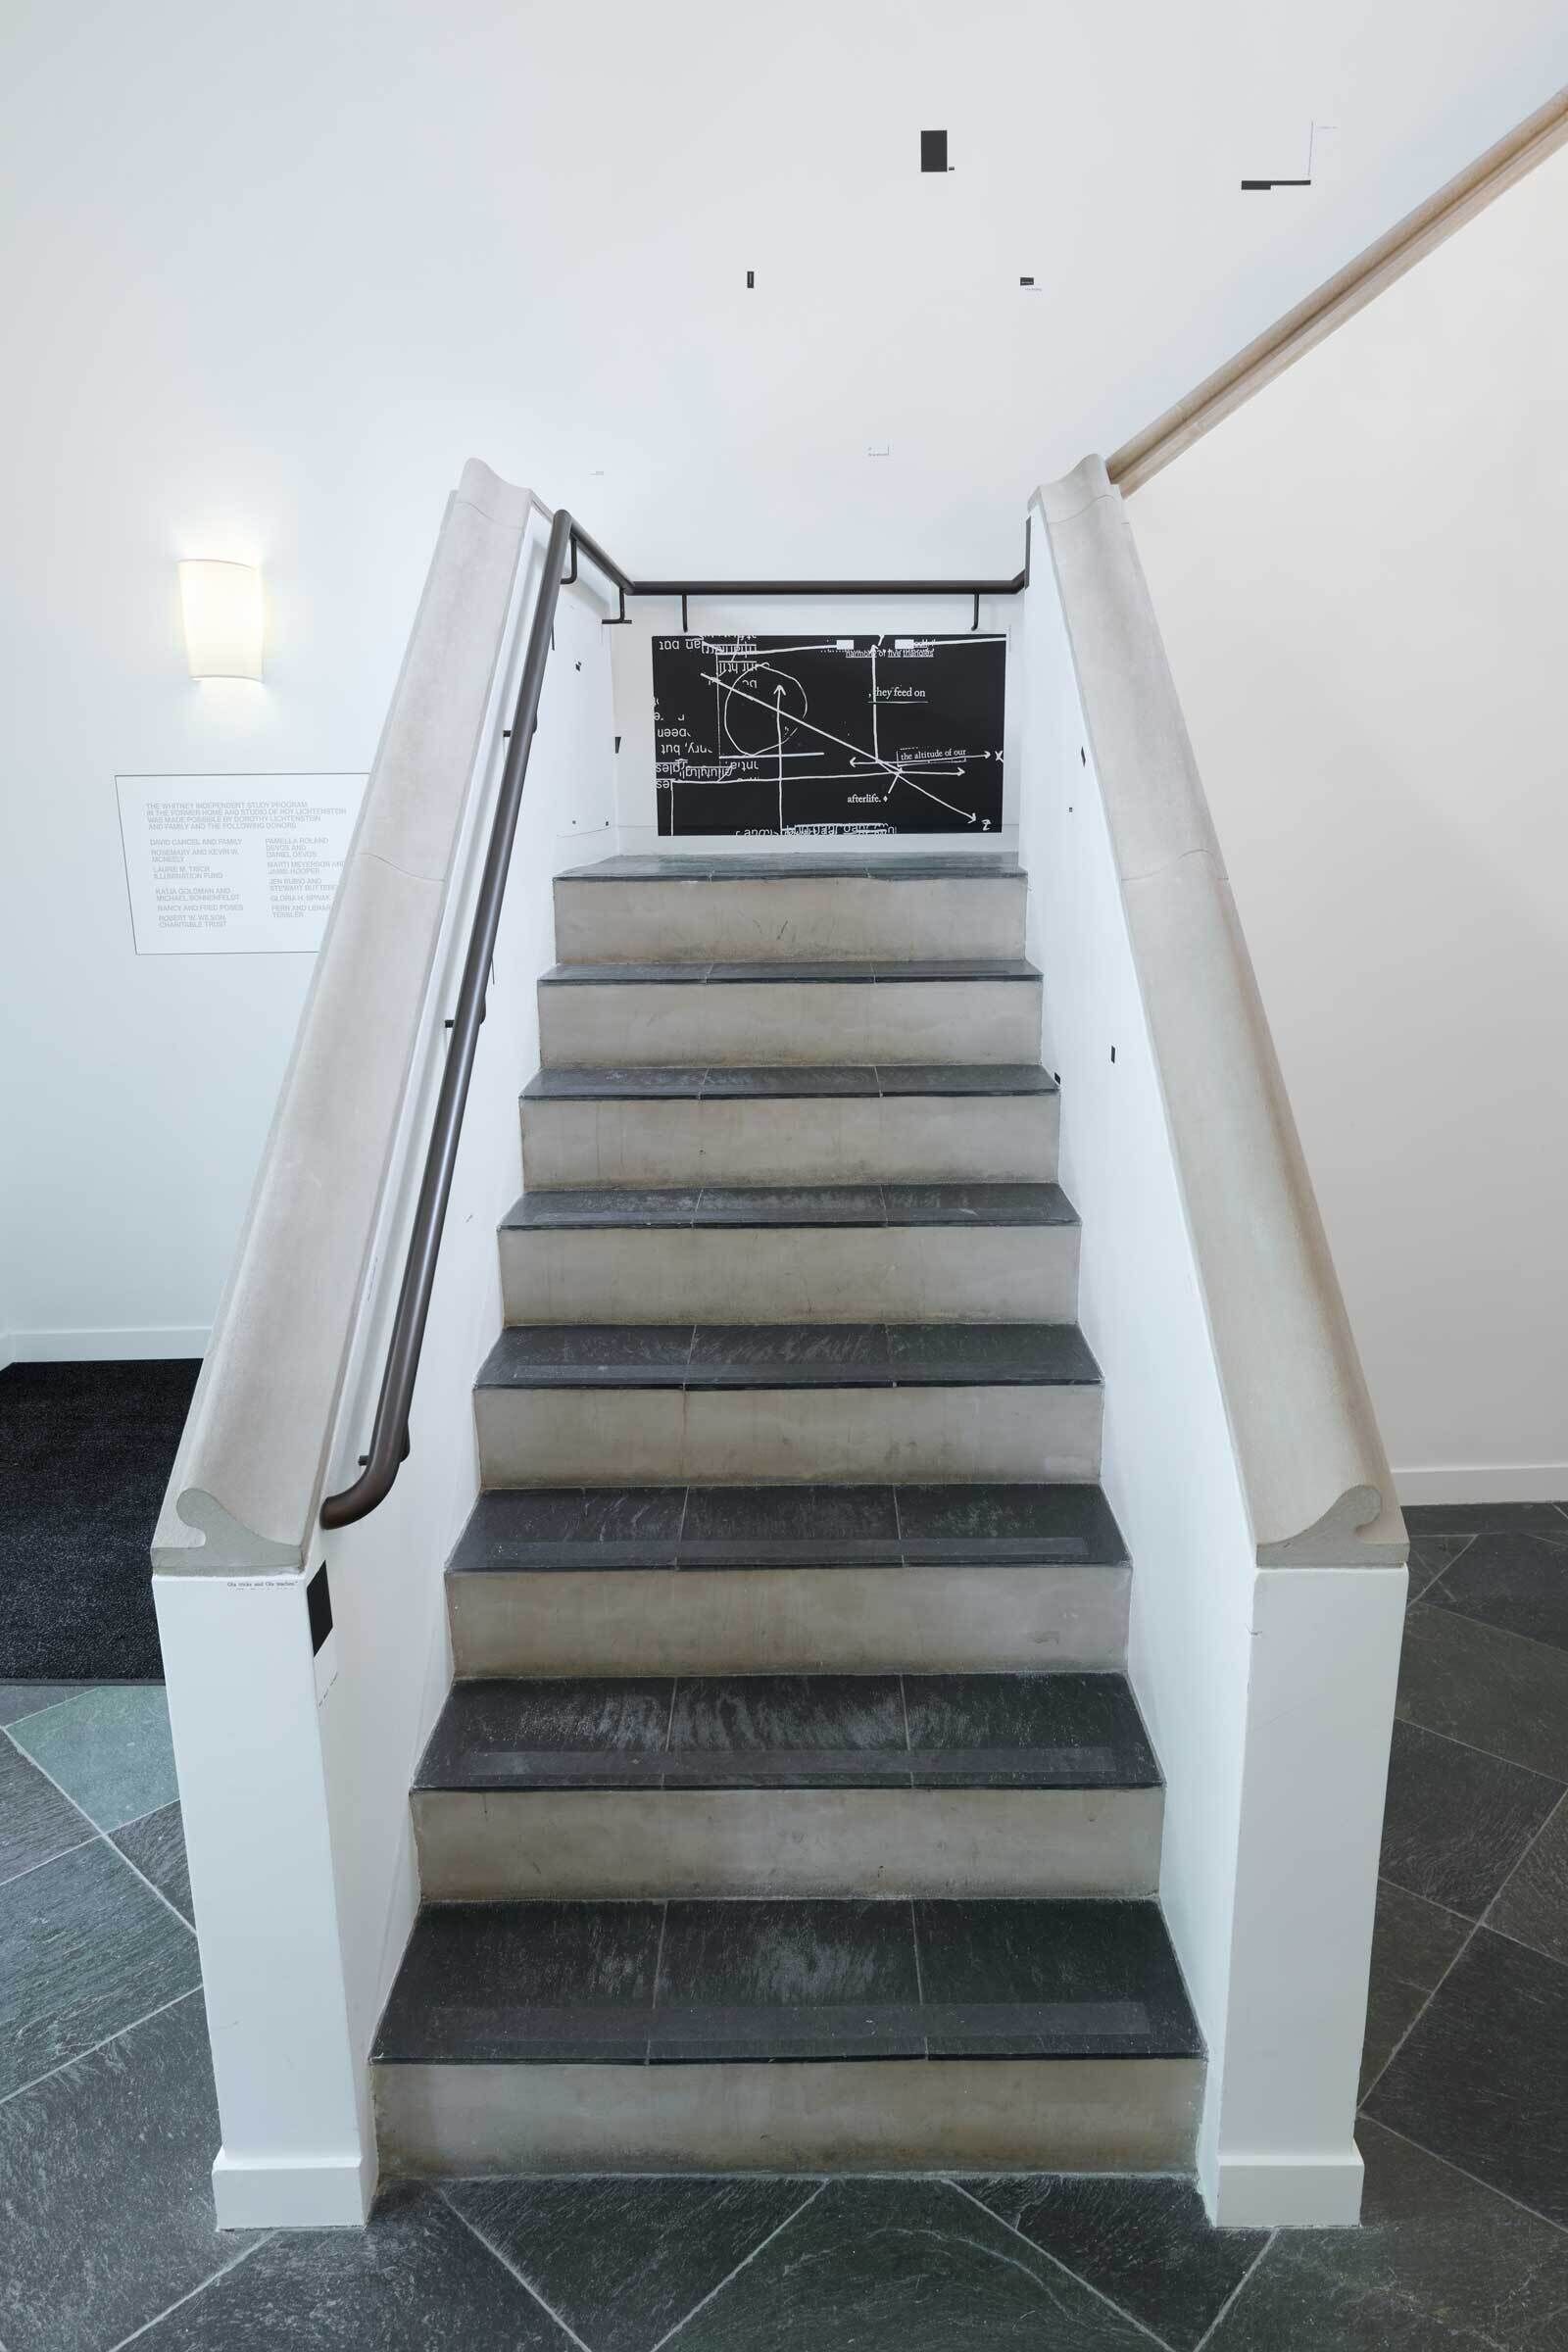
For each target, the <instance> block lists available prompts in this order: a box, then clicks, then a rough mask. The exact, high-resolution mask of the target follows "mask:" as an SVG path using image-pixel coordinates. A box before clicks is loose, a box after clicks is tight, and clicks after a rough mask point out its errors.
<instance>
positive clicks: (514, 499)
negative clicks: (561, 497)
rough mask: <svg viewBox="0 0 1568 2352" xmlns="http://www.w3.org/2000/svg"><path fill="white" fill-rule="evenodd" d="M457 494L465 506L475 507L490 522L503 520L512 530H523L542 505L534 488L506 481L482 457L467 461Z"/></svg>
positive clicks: (460, 477)
mask: <svg viewBox="0 0 1568 2352" xmlns="http://www.w3.org/2000/svg"><path fill="white" fill-rule="evenodd" d="M456 496H457V497H458V498H460V499H461V500H462V502H463V504H464V505H465V506H466V507H473V508H476V509H477V511H478V512H479V514H481V515H484V517H485V519H486V520H487V521H489V522H499V523H503V524H504V525H505V526H506V528H507V529H508V530H513V531H520V530H521V529H522V527H523V525H524V524H525V523H526V521H527V519H528V516H529V514H530V512H531V511H532V509H533V508H534V507H536V506H538V505H539V501H538V499H537V498H536V497H535V496H534V494H533V492H532V491H531V490H528V489H524V488H522V487H521V486H520V485H519V484H517V483H516V482H507V481H503V480H502V478H501V476H500V474H499V473H497V472H496V471H495V470H494V468H493V467H492V466H487V465H486V464H485V462H484V460H483V458H468V459H466V461H465V463H464V467H463V471H462V473H461V475H460V476H459V478H458V487H457V492H456Z"/></svg>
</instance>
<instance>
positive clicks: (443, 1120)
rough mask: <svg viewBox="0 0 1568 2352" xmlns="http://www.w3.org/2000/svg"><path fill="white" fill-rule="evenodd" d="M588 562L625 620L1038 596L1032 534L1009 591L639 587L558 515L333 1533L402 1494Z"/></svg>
mask: <svg viewBox="0 0 1568 2352" xmlns="http://www.w3.org/2000/svg"><path fill="white" fill-rule="evenodd" d="M579 553H580V554H582V555H585V556H586V557H587V558H588V561H589V562H590V563H591V564H593V565H594V567H595V569H596V570H598V571H601V572H603V574H604V576H605V578H606V579H608V580H609V581H610V582H611V583H612V585H613V587H614V589H615V590H616V592H617V594H618V596H619V599H620V618H621V619H622V620H624V619H625V617H626V599H627V597H628V596H670V597H673V596H678V597H679V598H680V599H681V601H682V608H683V613H684V605H685V600H686V598H687V597H690V596H713V597H726V596H777V597H785V596H972V597H973V598H974V600H975V618H976V623H977V624H978V620H979V613H980V601H979V600H980V598H981V597H982V596H1016V595H1017V594H1018V593H1019V591H1020V590H1021V589H1024V588H1027V587H1028V585H1029V538H1028V525H1027V523H1026V524H1025V535H1024V562H1023V569H1022V570H1021V571H1018V572H1015V573H1014V574H1013V576H1012V578H1011V579H1008V580H634V579H632V578H631V576H630V575H629V574H628V573H627V572H624V571H622V570H621V568H620V565H619V564H616V563H614V562H613V560H612V559H611V558H610V557H609V556H607V555H606V553H605V551H604V549H603V548H602V547H601V546H600V545H599V543H598V541H597V540H596V539H594V538H592V537H591V536H590V534H589V533H588V532H587V531H585V530H584V529H583V527H582V525H581V524H580V523H578V522H574V521H573V520H572V518H571V516H570V515H568V514H567V512H566V510H565V508H564V507H560V508H558V509H557V511H556V515H555V518H554V520H553V521H552V523H551V525H550V544H549V546H548V548H547V550H546V552H545V569H544V577H543V579H542V580H541V582H540V587H539V601H538V603H537V604H536V605H535V607H534V613H533V619H532V620H531V621H530V623H529V626H528V644H527V649H526V651H525V653H524V655H523V661H522V679H521V682H520V684H519V685H518V688H517V705H516V709H515V711H514V713H513V719H512V736H511V741H510V743H509V745H508V747H507V757H506V762H505V765H504V766H503V768H502V770H501V790H500V793H499V794H498V796H497V800H496V812H495V817H494V819H493V821H492V823H491V826H490V841H489V845H488V847H487V848H486V850H485V854H484V870H483V872H482V874H481V875H480V878H479V896H478V901H477V904H476V905H475V907H474V910H473V927H472V929H471V931H470V932H469V935H468V952H467V954H466V956H465V958H464V964H463V979H462V983H461V985H460V987H459V990H458V1009H457V1012H456V1014H455V1015H454V1017H453V1022H452V1031H451V1036H450V1039H449V1041H448V1045H447V1058H446V1066H445V1068H444V1069H443V1071H442V1073H441V1088H440V1092H439V1094H438V1095H437V1096H436V1104H435V1116H434V1119H433V1121H432V1123H431V1128H430V1143H429V1148H428V1150H427V1152H426V1153H425V1161H424V1175H423V1178H422V1179H421V1181H420V1185H419V1198H418V1201H417V1203H416V1205H415V1211H414V1229H413V1231H412V1233H411V1234H410V1236H409V1253H408V1257H407V1260H406V1261H405V1264H404V1268H403V1283H402V1287H401V1289H400V1290H399V1292H398V1303H397V1311H396V1313H395V1314H394V1316H393V1318H392V1338H391V1342H390V1345H389V1346H388V1348H387V1355H386V1367H385V1370H384V1371H383V1373H382V1375H381V1394H380V1397H379V1398H378V1399H377V1402H376V1408H375V1422H374V1425H373V1427H372V1429H371V1432H370V1450H369V1452H368V1454H367V1455H366V1456H365V1458H364V1466H363V1468H362V1470H361V1473H360V1476H359V1477H358V1478H357V1479H356V1480H355V1481H354V1484H353V1485H352V1486H350V1487H345V1488H343V1490H342V1491H341V1493H339V1494H337V1495H327V1497H326V1498H325V1500H324V1501H323V1502H322V1504H321V1525H322V1526H323V1527H349V1526H352V1525H353V1523H354V1521H355V1520H357V1519H364V1518H367V1517H368V1515H369V1513H370V1512H371V1511H373V1510H374V1509H375V1507H376V1505H377V1504H378V1503H381V1502H384V1501H385V1500H386V1498H387V1496H388V1495H390V1493H391V1492H392V1482H393V1481H394V1479H395V1478H396V1477H397V1474H398V1471H399V1469H400V1468H401V1467H402V1464H403V1462H404V1461H405V1459H406V1458H407V1455H408V1451H409V1412H410V1408H411V1407H412V1405H413V1402H414V1383H415V1380H416V1378H417V1374H418V1369H419V1353H420V1350H421V1348H423V1346H424V1327H425V1323H426V1321H427V1320H428V1318H429V1313H430V1297H431V1293H432V1292H433V1290H434V1288H435V1271H436V1260H437V1257H438V1256H439V1254H440V1250H441V1234H442V1229H443V1227H444V1226H445V1224H446V1215H447V1202H448V1201H449V1200H450V1198H451V1194H452V1176H453V1171H454V1169H455V1168H456V1166H457V1158H458V1144H459V1140H460V1138H461V1136H462V1133H463V1114H464V1111H465V1109H466V1105H467V1101H468V1084H469V1081H470V1079H471V1078H472V1076H473V1063H474V1056H475V1054H477V1052H478V1050H479V1024H480V1022H481V1021H482V1020H483V1019H484V1000H485V991H486V988H487V985H488V982H489V975H490V961H491V957H492V956H494V954H495V946H496V938H497V934H498V933H499V931H500V928H501V907H502V901H503V899H504V898H505V896H506V888H507V873H508V869H509V868H510V866H511V863H512V845H513V842H514V840H515V837H516V831H517V817H518V814H519V812H520V810H521V808H522V788H523V785H524V784H525V783H526V781H527V776H528V755H529V753H530V751H531V750H532V748H533V737H534V729H535V728H536V726H537V725H538V723H539V696H540V693H541V691H542V689H543V686H544V681H545V664H546V662H548V661H549V659H550V647H551V641H552V637H553V635H554V630H555V620H556V607H557V605H558V604H559V603H560V601H561V591H562V589H563V588H565V587H569V586H570V585H571V584H572V582H573V581H575V579H576V577H577V559H578V555H579ZM568 554H569V555H570V558H571V567H570V569H569V570H565V571H564V570H563V565H564V564H565V562H566V558H567V556H568ZM607 625H608V624H607Z"/></svg>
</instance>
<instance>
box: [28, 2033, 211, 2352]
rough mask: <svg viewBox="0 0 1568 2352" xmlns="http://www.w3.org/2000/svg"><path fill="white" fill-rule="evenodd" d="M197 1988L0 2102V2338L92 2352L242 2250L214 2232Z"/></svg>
mask: <svg viewBox="0 0 1568 2352" xmlns="http://www.w3.org/2000/svg"><path fill="white" fill-rule="evenodd" d="M218 2143H219V2125H218V2104H217V2100H216V2099H215V2097H214V2095H213V2070H212V2061H211V2059H210V2057H209V2055H208V2048H207V2020H206V2015H205V2012H204V2010H203V2008H202V2002H201V1996H200V1994H199V1993H194V1992H193V1993H190V1994H188V1995H187V1996H186V1997H185V1999H183V2000H180V2001H176V2002H175V2003H174V2004H173V2006H172V2008H169V2009H165V2010H164V2011H163V2012H162V2014H161V2015H159V2016H157V2017H150V2018H148V2019H146V2020H145V2022H144V2023H143V2024H141V2025H139V2026H135V2027H133V2028H132V2029H131V2031H130V2032H129V2033H128V2034H118V2035H116V2037H115V2038H114V2040H112V2041H110V2042H107V2043H106V2044H105V2046H104V2047H103V2048H102V2049H98V2050H93V2051H92V2052H90V2054H89V2055H87V2056H86V2057H83V2058H78V2059H76V2060H75V2061H74V2063H73V2065H71V2066H68V2067H65V2068H63V2069H62V2070H61V2072H60V2073H58V2074H55V2075H51V2076H50V2077H49V2079H48V2081H47V2082H38V2083H35V2084H34V2085H33V2086H32V2088H31V2089H30V2090H25V2091H23V2092H22V2093H21V2094H20V2095H19V2096H18V2097H16V2098H14V2099H8V2100H7V2101H6V2102H5V2103H4V2105H0V2212H3V2213H4V2215H5V2221H6V2227H5V2229H4V2230H3V2231H0V2343H4V2344H5V2345H6V2347H7V2352H59V2348H60V2347H62V2346H64V2345H68V2344H69V2345H71V2346H72V2347H73V2352H96V2348H97V2347H101V2346H108V2345H111V2344H118V2343H119V2342H120V2341H121V2340H122V2338H123V2337H124V2336H126V2335H128V2334H129V2333H130V2332H131V2330H132V2329H133V2328H137V2327H142V2326H144V2325H145V2323H146V2322H147V2321H148V2320H151V2319H153V2318H155V2317H156V2316H157V2315H158V2313H160V2312H163V2311H167V2310H168V2309H169V2306H170V2305H171V2304H172V2303H173V2302H175V2301H176V2300H177V2299H178V2298H179V2297H180V2296H181V2295H186V2294H189V2293H190V2292H191V2290H192V2288H194V2287H197V2286H199V2285H201V2283H202V2282H203V2280H204V2279H207V2278H211V2277H212V2276H213V2274H214V2272H215V2271H218V2270H221V2268H222V2266H223V2264H224V2263H226V2262H229V2261H231V2260H232V2259H233V2257H234V2255H235V2254H236V2253H238V2252H239V2251H240V2249H241V2248H242V2247H243V2246H244V2245H245V2244H247V2243H248V2242H250V2241H249V2240H248V2239H247V2237H245V2236H243V2235H237V2234H234V2235H231V2234H227V2233H225V2234H224V2235H223V2236H222V2237H220V2236H219V2234H218V2232H217V2230H216V2229H215V2227H214V2223H213V2186H212V2178H211V2174H212V2162H213V2157H214V2155H215V2154H216V2152H217V2149H218Z"/></svg>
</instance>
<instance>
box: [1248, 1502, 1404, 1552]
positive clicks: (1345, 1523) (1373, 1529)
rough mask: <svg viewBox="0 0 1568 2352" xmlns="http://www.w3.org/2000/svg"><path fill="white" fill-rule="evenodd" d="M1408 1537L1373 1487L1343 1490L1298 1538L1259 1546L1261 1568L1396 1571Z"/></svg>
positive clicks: (1399, 1519)
mask: <svg viewBox="0 0 1568 2352" xmlns="http://www.w3.org/2000/svg"><path fill="white" fill-rule="evenodd" d="M1409 1550H1410V1544H1409V1539H1408V1537H1407V1536H1406V1534H1405V1531H1404V1519H1403V1517H1402V1515H1401V1513H1400V1511H1399V1507H1398V1505H1397V1503H1395V1502H1385V1501H1384V1499H1383V1496H1382V1495H1381V1494H1380V1493H1379V1492H1378V1489H1377V1488H1376V1487H1348V1488H1347V1489H1346V1491H1345V1493H1344V1494H1343V1495H1341V1496H1340V1498H1339V1500H1338V1502H1336V1503H1335V1504H1334V1505H1333V1507H1332V1508H1331V1509H1329V1510H1326V1511H1325V1512H1324V1514H1323V1516H1322V1518H1321V1519H1319V1520H1317V1521H1316V1522H1315V1523H1314V1524H1313V1525H1312V1526H1311V1527H1304V1528H1302V1530H1301V1532H1300V1534H1299V1536H1286V1537H1284V1538H1283V1539H1282V1540H1281V1541H1279V1542H1277V1543H1273V1544H1259V1545H1258V1547H1257V1564H1258V1566H1259V1567H1260V1568H1399V1567H1402V1566H1403V1564H1404V1562H1405V1560H1406V1558H1407V1557H1408V1555H1409Z"/></svg>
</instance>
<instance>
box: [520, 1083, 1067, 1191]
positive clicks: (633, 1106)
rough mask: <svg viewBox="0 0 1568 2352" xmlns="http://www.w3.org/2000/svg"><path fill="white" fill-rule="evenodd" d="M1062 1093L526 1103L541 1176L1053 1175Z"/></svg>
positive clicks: (817, 1178)
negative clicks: (1059, 1097)
mask: <svg viewBox="0 0 1568 2352" xmlns="http://www.w3.org/2000/svg"><path fill="white" fill-rule="evenodd" d="M1058 1107H1059V1105H1058V1102H1057V1098H1056V1097H1055V1096H1054V1095H1015V1096H1002V1097H996V1096H984V1095H982V1096H965V1095H937V1096H922V1095H903V1096H897V1097H889V1098H885V1099H881V1100H879V1099H877V1098H875V1097H872V1098H869V1099H867V1098H864V1097H856V1096H851V1097H848V1098H829V1099H827V1100H826V1101H823V1100H821V1099H814V1100H801V1099H795V1100H791V1099H788V1098H769V1099H763V1100H759V1099H757V1098H753V1099H751V1100H748V1101H746V1102H733V1101H731V1102H725V1101H711V1102H706V1103H704V1102H663V1103H659V1102H644V1103H545V1102H539V1103H524V1104H523V1105H522V1172H523V1180H524V1182H525V1183H527V1184H530V1185H563V1184H566V1185H573V1184H649V1185H684V1184H882V1183H886V1184H1050V1183H1053V1182H1054V1180H1055V1175H1056V1125H1057V1111H1058Z"/></svg>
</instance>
